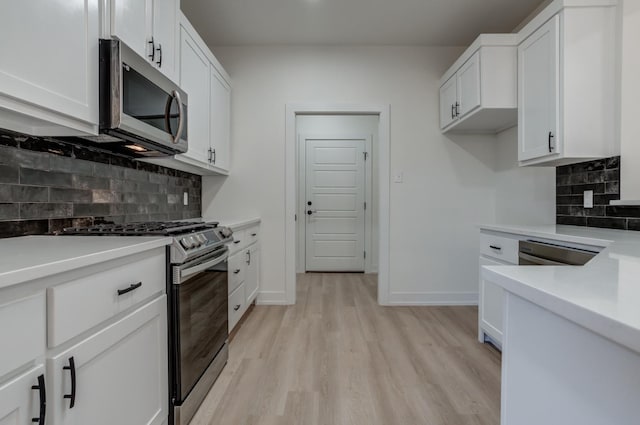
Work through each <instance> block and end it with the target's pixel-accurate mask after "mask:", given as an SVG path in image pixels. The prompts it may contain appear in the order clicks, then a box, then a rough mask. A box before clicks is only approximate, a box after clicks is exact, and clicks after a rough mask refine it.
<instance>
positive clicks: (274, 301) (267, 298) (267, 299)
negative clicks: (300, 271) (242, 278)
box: [256, 291, 287, 305]
mask: <svg viewBox="0 0 640 425" xmlns="http://www.w3.org/2000/svg"><path fill="white" fill-rule="evenodd" d="M256 305H287V295H286V293H285V292H284V291H261V292H260V293H258V298H257V299H256Z"/></svg>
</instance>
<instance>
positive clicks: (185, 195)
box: [183, 192, 189, 206]
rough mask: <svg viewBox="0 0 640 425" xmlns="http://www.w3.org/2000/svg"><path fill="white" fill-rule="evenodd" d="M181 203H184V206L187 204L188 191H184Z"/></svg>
mask: <svg viewBox="0 0 640 425" xmlns="http://www.w3.org/2000/svg"><path fill="white" fill-rule="evenodd" d="M183 203H184V205H185V206H187V205H189V192H185V193H184V200H183Z"/></svg>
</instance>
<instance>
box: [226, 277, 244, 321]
mask: <svg viewBox="0 0 640 425" xmlns="http://www.w3.org/2000/svg"><path fill="white" fill-rule="evenodd" d="M246 309H247V306H246V297H245V294H244V283H243V284H242V285H240V286H239V287H238V289H236V290H235V292H233V293H232V294H231V295H229V332H231V330H232V329H233V328H234V327H235V326H236V324H237V323H238V321H239V320H240V318H241V317H242V315H243V314H244V311H245V310H246Z"/></svg>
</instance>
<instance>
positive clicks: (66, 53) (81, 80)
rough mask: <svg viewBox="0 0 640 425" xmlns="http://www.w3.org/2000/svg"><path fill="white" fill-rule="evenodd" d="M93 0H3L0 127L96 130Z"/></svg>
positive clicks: (95, 5)
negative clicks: (4, 0)
mask: <svg viewBox="0 0 640 425" xmlns="http://www.w3.org/2000/svg"><path fill="white" fill-rule="evenodd" d="M99 24H100V20H99V5H98V0H49V1H38V0H20V1H6V2H3V5H2V13H0V28H1V29H0V31H1V34H2V41H0V57H1V58H2V60H0V110H1V113H0V127H1V128H8V129H11V130H15V131H21V132H24V133H28V134H34V135H48V136H61V135H69V136H73V135H78V134H80V133H97V124H98V38H99V36H100V25H99Z"/></svg>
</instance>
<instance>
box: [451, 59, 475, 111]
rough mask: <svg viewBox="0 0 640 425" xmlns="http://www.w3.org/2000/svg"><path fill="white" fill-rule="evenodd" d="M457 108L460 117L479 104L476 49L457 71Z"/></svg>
mask: <svg viewBox="0 0 640 425" xmlns="http://www.w3.org/2000/svg"><path fill="white" fill-rule="evenodd" d="M457 79H458V109H457V110H456V115H458V117H460V118H462V117H464V116H465V115H467V114H468V113H469V112H471V111H473V110H475V109H476V108H477V107H479V106H480V51H477V52H476V53H475V54H474V55H473V56H471V57H470V58H469V60H467V61H466V62H465V64H464V65H462V68H460V70H459V71H458V73H457Z"/></svg>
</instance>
